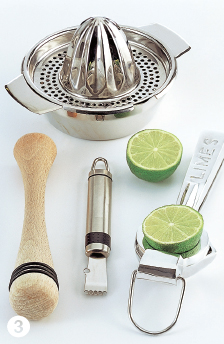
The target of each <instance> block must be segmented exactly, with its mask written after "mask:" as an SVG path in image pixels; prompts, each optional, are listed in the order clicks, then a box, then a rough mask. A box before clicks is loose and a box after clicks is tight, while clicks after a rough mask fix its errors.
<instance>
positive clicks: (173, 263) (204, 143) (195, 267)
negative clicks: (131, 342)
mask: <svg viewBox="0 0 224 344" xmlns="http://www.w3.org/2000/svg"><path fill="white" fill-rule="evenodd" d="M223 159H224V134H223V133H219V132H211V131H206V132H203V133H202V134H201V135H200V137H199V140H198V143H197V145H196V148H195V152H194V154H193V157H192V159H191V162H190V165H189V168H188V170H187V173H186V176H185V179H184V182H183V184H182V187H181V190H180V193H179V196H178V199H177V204H179V205H186V206H189V207H191V208H193V209H195V210H197V211H200V209H201V206H202V204H203V203H204V201H205V199H206V196H207V194H208V192H209V190H210V188H211V186H212V184H213V182H214V180H215V178H216V176H217V174H218V172H219V169H220V167H221V165H222V162H223ZM204 227H206V226H204ZM143 238H144V234H143V232H142V227H139V229H138V231H137V234H136V239H135V251H136V253H137V256H138V258H139V259H140V263H139V266H138V269H137V270H134V271H133V273H132V277H131V286H130V293H129V301H128V312H129V316H130V319H131V321H132V323H133V324H134V325H135V326H136V327H137V328H138V329H139V330H140V331H142V332H144V333H147V334H152V335H156V334H161V333H164V332H166V331H168V330H170V329H171V328H172V327H173V326H174V325H175V324H176V322H177V319H178V317H179V313H180V309H181V305H182V301H183V297H184V292H185V286H186V282H185V278H187V277H189V276H192V275H194V274H195V273H196V272H198V271H200V270H201V269H203V268H204V267H205V266H207V265H208V264H209V263H211V262H212V261H213V259H214V258H215V256H216V250H215V248H214V247H213V246H212V244H211V242H210V240H209V237H208V233H207V232H206V230H205V229H203V232H202V235H201V239H200V249H199V251H198V252H197V253H196V254H194V255H193V256H191V257H189V258H183V257H182V256H181V255H180V256H179V257H176V256H173V255H170V254H167V253H164V252H160V251H157V250H155V249H146V250H145V249H144V246H143V243H142V242H143ZM138 280H145V281H153V282H162V283H168V284H169V285H174V286H177V284H178V281H181V283H182V288H181V291H180V299H179V303H178V307H177V311H176V315H175V318H174V320H173V321H172V323H171V324H170V325H169V326H167V327H166V328H164V329H162V330H159V331H149V330H147V329H145V328H143V327H141V326H140V325H139V324H138V323H137V322H136V321H135V320H134V317H133V299H134V289H135V283H136V282H137V281H138Z"/></svg>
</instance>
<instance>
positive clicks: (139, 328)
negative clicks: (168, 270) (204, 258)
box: [128, 270, 186, 335]
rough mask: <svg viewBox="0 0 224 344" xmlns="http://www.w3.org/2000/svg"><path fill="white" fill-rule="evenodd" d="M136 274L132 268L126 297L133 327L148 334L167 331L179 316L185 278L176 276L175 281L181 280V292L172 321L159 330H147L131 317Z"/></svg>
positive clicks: (136, 271)
mask: <svg viewBox="0 0 224 344" xmlns="http://www.w3.org/2000/svg"><path fill="white" fill-rule="evenodd" d="M137 274H138V270H134V271H133V273H132V276H131V285H130V291H129V298H128V314H129V317H130V319H131V321H132V323H133V324H134V325H135V327H137V329H138V330H140V331H141V332H144V333H146V334H150V335H158V334H162V333H165V332H167V331H169V330H170V329H171V328H172V327H173V326H174V325H175V324H176V322H177V319H178V317H179V314H180V310H181V306H182V302H183V298H184V292H185V286H186V282H185V279H184V278H183V277H180V276H179V277H177V278H176V281H178V280H180V281H182V288H181V292H180V299H179V303H178V306H177V311H176V315H175V318H174V320H173V321H172V323H171V324H170V325H169V326H167V327H166V328H164V329H162V330H160V331H149V330H146V329H145V328H143V327H141V326H140V325H139V324H138V323H137V322H136V321H135V320H134V317H133V312H132V305H133V298H134V287H135V281H136V278H137Z"/></svg>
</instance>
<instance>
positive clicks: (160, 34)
mask: <svg viewBox="0 0 224 344" xmlns="http://www.w3.org/2000/svg"><path fill="white" fill-rule="evenodd" d="M140 29H141V30H143V31H146V32H147V33H148V34H150V35H151V36H152V37H153V38H155V39H158V40H159V41H161V42H162V43H164V45H165V46H166V45H167V46H168V47H169V48H170V49H171V50H172V53H173V54H174V56H175V57H176V58H177V57H179V56H181V55H183V54H185V53H186V52H187V51H189V50H190V49H191V47H190V46H189V44H188V43H187V42H185V41H184V40H183V38H181V37H180V36H178V35H177V34H176V33H175V32H173V31H171V30H170V29H168V28H166V27H165V26H162V25H160V24H151V25H147V26H142V27H140Z"/></svg>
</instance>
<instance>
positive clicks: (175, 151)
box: [126, 129, 183, 182]
mask: <svg viewBox="0 0 224 344" xmlns="http://www.w3.org/2000/svg"><path fill="white" fill-rule="evenodd" d="M182 151H183V148H182V144H181V142H180V141H179V140H178V138H177V137H176V136H175V135H173V134H171V133H168V132H166V131H163V130H160V129H146V130H143V131H140V132H138V133H136V134H135V135H134V136H132V137H131V138H130V140H129V141H128V145H127V154H126V158H127V163H128V166H129V168H130V170H131V172H132V173H134V175H136V177H138V178H140V179H143V180H147V181H149V182H159V181H161V180H164V179H166V178H168V177H169V176H171V174H172V173H173V172H174V171H175V170H176V168H177V166H178V165H179V163H180V161H181V157H182Z"/></svg>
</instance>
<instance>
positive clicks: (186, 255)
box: [142, 237, 201, 258]
mask: <svg viewBox="0 0 224 344" xmlns="http://www.w3.org/2000/svg"><path fill="white" fill-rule="evenodd" d="M142 244H143V247H144V249H145V250H155V249H154V248H153V247H152V246H151V245H149V243H148V241H147V239H146V238H145V237H144V238H143V240H142ZM200 249H201V240H199V242H198V243H197V245H196V246H195V247H193V248H192V249H191V250H189V251H187V252H182V253H181V254H180V253H169V252H164V251H161V252H164V253H168V254H172V255H173V256H175V257H179V256H180V255H181V256H182V257H183V258H189V257H192V256H194V255H195V254H197V253H198V252H199V251H200Z"/></svg>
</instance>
